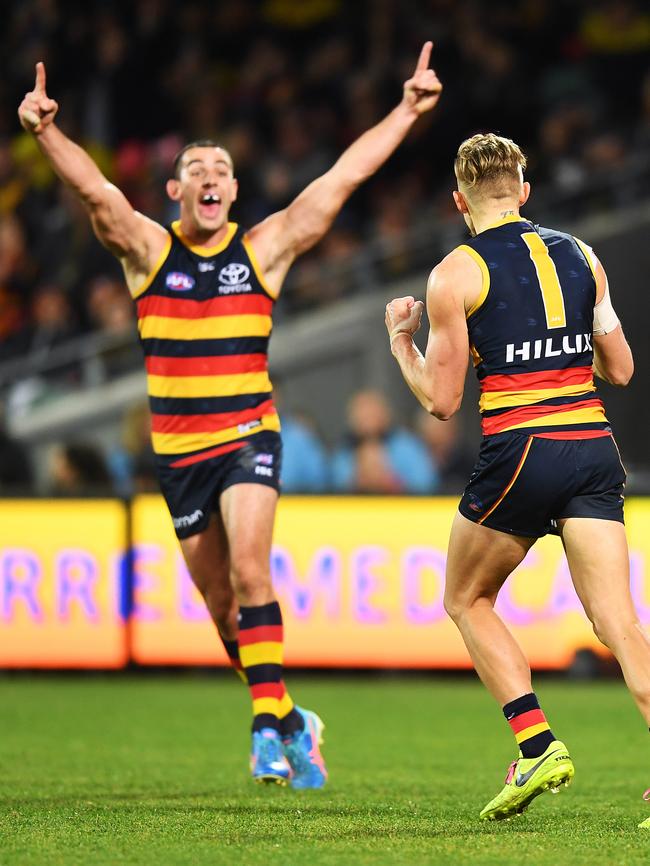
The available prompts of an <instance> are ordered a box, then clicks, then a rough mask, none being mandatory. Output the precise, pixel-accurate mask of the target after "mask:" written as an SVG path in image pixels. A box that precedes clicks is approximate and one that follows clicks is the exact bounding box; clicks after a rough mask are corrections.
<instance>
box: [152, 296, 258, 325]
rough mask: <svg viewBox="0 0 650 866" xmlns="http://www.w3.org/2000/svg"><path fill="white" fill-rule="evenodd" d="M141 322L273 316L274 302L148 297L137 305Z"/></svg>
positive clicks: (248, 298) (247, 298)
mask: <svg viewBox="0 0 650 866" xmlns="http://www.w3.org/2000/svg"><path fill="white" fill-rule="evenodd" d="M136 306H137V308H138V318H139V319H144V318H145V317H146V316H162V317H167V318H170V319H190V320H191V319H205V318H209V317H210V316H246V315H260V316H270V315H271V313H272V311H273V301H272V300H271V298H268V297H266V296H265V295H224V296H223V297H219V296H218V297H215V298H207V299H206V300H204V301H195V300H189V299H187V298H170V297H166V296H164V295H148V296H147V297H146V298H142V299H141V300H139V301H138V302H137V305H136Z"/></svg>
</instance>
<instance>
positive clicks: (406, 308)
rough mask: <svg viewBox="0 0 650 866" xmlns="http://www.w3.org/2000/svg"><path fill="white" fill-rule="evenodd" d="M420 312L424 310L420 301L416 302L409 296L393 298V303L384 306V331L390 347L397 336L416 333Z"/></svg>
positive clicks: (420, 316) (420, 317)
mask: <svg viewBox="0 0 650 866" xmlns="http://www.w3.org/2000/svg"><path fill="white" fill-rule="evenodd" d="M422 310H424V304H423V303H422V301H416V300H415V298H414V297H412V296H411V295H409V296H408V297H406V298H395V300H394V301H391V302H390V303H389V304H386V319H385V321H386V330H387V331H388V336H389V337H390V341H391V345H392V342H393V339H394V338H395V337H396V336H397V335H398V334H400V333H404V334H410V335H411V336H413V334H415V333H416V332H417V331H418V329H419V327H420V321H421V319H422Z"/></svg>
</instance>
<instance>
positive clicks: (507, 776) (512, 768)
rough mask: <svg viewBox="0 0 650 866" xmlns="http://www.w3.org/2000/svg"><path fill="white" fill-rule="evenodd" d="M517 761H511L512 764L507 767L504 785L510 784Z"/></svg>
mask: <svg viewBox="0 0 650 866" xmlns="http://www.w3.org/2000/svg"><path fill="white" fill-rule="evenodd" d="M517 763H518V761H513V762H512V764H510V766H509V767H508V772H507V773H506V785H509V784H510V782H512V779H513V776H514V775H515V770H516V769H517Z"/></svg>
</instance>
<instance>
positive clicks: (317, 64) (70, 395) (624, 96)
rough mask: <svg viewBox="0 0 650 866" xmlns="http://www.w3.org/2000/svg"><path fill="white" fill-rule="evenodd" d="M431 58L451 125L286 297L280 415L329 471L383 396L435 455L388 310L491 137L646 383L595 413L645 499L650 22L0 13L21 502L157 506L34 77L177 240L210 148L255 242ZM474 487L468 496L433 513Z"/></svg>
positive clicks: (275, 346)
mask: <svg viewBox="0 0 650 866" xmlns="http://www.w3.org/2000/svg"><path fill="white" fill-rule="evenodd" d="M429 38H431V39H432V40H433V41H434V43H435V47H434V51H433V65H434V66H435V69H436V71H437V72H438V75H439V77H440V78H441V80H442V82H443V84H444V93H443V96H442V99H441V101H440V104H439V106H438V108H437V109H436V111H435V112H433V114H431V115H428V116H427V117H425V118H423V119H422V120H421V121H420V122H419V123H418V125H417V126H416V128H415V129H414V130H413V131H412V133H411V134H410V135H409V137H408V138H407V140H406V141H405V142H404V144H403V145H402V146H401V147H400V148H399V149H398V151H397V152H396V154H395V155H394V156H393V157H392V159H391V160H390V161H389V163H388V164H387V165H386V166H385V167H384V168H383V169H382V170H381V171H380V172H379V173H378V174H377V175H376V176H375V177H374V178H372V179H371V180H370V181H369V182H368V183H367V184H365V185H364V186H363V188H362V189H361V190H359V192H358V193H357V194H355V196H354V197H353V198H352V200H351V201H350V202H349V204H348V205H347V206H346V207H345V209H344V211H343V213H342V214H341V216H340V218H339V219H338V220H337V222H336V224H335V226H334V227H333V229H332V230H331V232H330V233H329V234H328V236H327V237H326V238H325V239H324V240H323V242H322V243H321V244H319V246H318V247H317V248H316V249H315V250H314V251H313V252H311V253H309V254H308V255H307V256H305V257H304V258H303V259H301V260H299V261H298V262H297V263H296V264H295V266H294V267H293V269H292V271H291V274H290V277H289V279H288V281H287V284H286V288H285V289H284V291H283V295H282V298H281V301H280V303H279V305H278V309H277V315H276V319H275V322H276V327H275V331H274V338H273V341H272V349H271V364H272V372H274V374H275V379H276V380H277V382H278V383H279V385H280V389H279V399H280V407H281V411H282V413H283V414H284V415H286V416H287V417H291V418H295V419H297V420H298V421H299V422H300V423H301V424H302V425H303V427H305V428H306V429H307V430H308V431H309V433H310V434H311V436H312V438H313V439H314V440H315V441H316V445H318V446H319V447H320V448H321V453H322V454H323V455H324V457H323V459H324V461H325V462H326V463H327V462H328V461H330V460H331V459H332V454H334V455H336V453H337V450H339V449H341V448H346V447H350V442H351V441H353V437H350V435H349V433H350V430H349V429H348V428H349V425H350V420H349V419H348V417H347V415H346V413H347V411H348V410H347V406H348V403H349V401H350V399H351V398H353V397H354V396H355V395H357V394H358V393H359V392H360V391H362V390H364V389H367V388H369V387H370V388H372V389H374V390H378V391H380V392H381V394H383V397H384V399H386V400H387V401H388V403H389V404H390V408H391V409H392V412H393V422H392V423H393V425H395V426H399V427H401V428H405V429H406V430H407V431H409V432H410V433H411V435H412V436H413V437H415V438H417V437H419V436H420V435H421V431H420V426H419V425H420V419H421V416H419V415H418V411H419V410H418V409H417V407H416V404H415V401H414V400H413V398H412V396H411V394H410V392H409V391H408V389H407V388H406V386H405V385H404V384H403V382H402V381H401V378H400V376H399V374H398V371H397V368H396V365H395V364H394V362H393V360H392V359H391V357H390V353H389V351H388V348H387V344H386V339H385V333H384V326H383V310H384V304H385V302H386V300H387V299H389V298H391V297H394V296H397V295H401V294H407V293H413V294H415V295H417V296H420V297H422V296H423V293H424V286H425V282H426V276H427V274H428V271H429V270H430V268H431V267H432V266H433V265H434V264H435V263H436V262H437V261H438V260H439V259H440V257H441V256H442V255H444V254H445V253H446V252H447V251H448V250H450V249H451V248H453V246H455V245H456V244H457V243H459V242H462V240H463V238H464V237H465V234H464V226H463V224H462V221H461V220H460V219H459V217H458V215H457V213H456V212H455V210H454V208H453V205H452V199H451V190H452V189H453V185H454V180H453V174H452V170H451V166H452V161H453V157H454V154H455V151H456V148H457V146H458V144H459V142H460V141H461V140H462V139H463V138H464V137H466V136H468V135H470V134H472V133H474V132H476V131H480V130H494V131H497V132H499V133H501V134H503V135H507V136H510V137H512V138H514V139H515V140H516V141H517V142H518V143H520V144H521V146H522V147H523V149H524V150H525V152H526V153H527V155H528V160H529V169H528V172H527V177H528V179H529V180H530V181H531V182H532V185H533V195H532V198H531V201H530V203H529V205H528V206H527V207H526V210H525V214H526V215H527V216H528V217H530V218H532V219H534V220H535V221H537V222H540V223H542V224H544V223H546V224H550V225H552V226H553V227H556V228H560V229H565V230H569V231H573V232H575V233H576V234H578V235H580V236H581V237H582V238H583V239H584V240H585V241H587V242H588V243H590V244H593V245H594V247H595V249H596V251H597V253H598V254H599V255H600V257H601V259H602V261H603V263H604V264H605V266H606V268H607V271H608V273H609V277H610V284H611V287H612V295H613V299H614V304H615V306H616V309H617V311H618V313H619V315H620V317H621V319H622V322H623V325H624V328H625V331H626V333H627V335H628V338H629V340H630V343H631V344H632V347H633V350H634V353H635V357H636V374H635V377H634V379H633V381H632V383H631V385H630V386H629V387H628V388H627V389H625V390H621V391H617V390H616V389H613V388H610V387H603V388H602V392H603V395H604V398H605V401H606V407H607V412H608V416H609V418H610V419H611V421H612V423H613V425H614V429H615V432H616V435H617V439H618V442H619V445H620V449H621V452H622V456H623V460H624V462H625V463H626V465H627V468H628V470H629V484H628V491H629V492H630V493H637V494H644V493H647V492H648V491H649V490H650V456H649V453H650V452H649V450H648V445H647V443H648V430H649V429H650V417H649V415H648V405H649V401H648V397H647V392H648V370H649V369H650V357H649V341H648V337H647V327H648V321H649V320H650V300H649V292H648V274H649V273H650V243H649V242H648V240H649V238H650V63H649V57H650V11H649V10H648V7H647V4H645V3H642V2H633V0H602V2H594V0H557V2H553V3H549V2H544V0H490V2H487V0H486V2H476V0H420V2H410V0H401V2H397V0H381V2H371V0H365V2H364V0H360V2H343V0H302V2H291V0H264V2H263V0H259V2H254V0H232V2H231V0H222V2H207V0H185V2H174V0H136V2H110V0H103V2H99V0H95V2H93V0H85V2H74V0H66V2H55V0H20V2H18V0H16V2H5V3H3V4H2V28H1V32H0V396H1V400H2V406H3V410H2V416H3V427H4V430H2V432H0V493H1V494H2V495H3V496H4V497H12V496H16V495H25V494H27V495H37V496H42V495H46V496H47V495H50V496H51V495H67V496H70V495H78V494H86V493H88V494H98V493H101V494H109V495H112V494H117V495H120V496H129V495H130V494H132V493H133V492H139V491H143V490H144V491H146V490H155V480H154V479H153V477H152V473H151V460H150V452H149V451H148V450H147V446H146V444H145V439H146V437H144V438H143V430H145V428H146V410H144V408H143V406H142V401H143V397H144V376H143V372H142V359H141V353H140V350H139V348H138V347H137V345H136V341H135V322H134V315H133V309H132V304H131V301H130V299H129V297H128V293H127V290H126V287H125V286H124V283H123V280H122V277H121V274H120V271H119V268H118V266H117V264H116V263H115V262H114V261H113V259H112V258H111V256H110V255H109V254H108V253H107V252H105V251H104V250H103V249H102V248H101V247H100V246H99V244H98V243H97V242H96V241H95V240H94V238H93V236H92V233H91V231H90V226H89V224H88V221H87V218H86V215H85V213H84V212H83V210H82V208H81V207H80V206H79V205H78V204H77V203H76V202H75V201H74V199H73V198H72V196H71V195H70V193H69V192H68V191H67V190H65V189H64V188H63V187H62V186H61V185H60V184H59V183H58V182H56V180H55V179H54V177H53V175H52V173H51V171H50V170H49V168H48V167H47V165H46V164H45V163H44V162H43V160H42V159H41V158H40V157H39V155H38V152H37V149H36V146H35V143H34V142H33V140H32V138H31V137H30V136H28V135H26V134H24V133H23V132H22V131H21V129H20V126H19V123H18V120H17V116H16V109H17V106H18V105H19V103H20V100H21V99H22V96H23V95H24V93H25V91H26V90H28V89H31V87H32V86H33V77H34V64H35V62H36V61H37V60H39V59H42V60H44V61H45V63H46V66H47V74H48V82H47V86H48V92H49V94H50V95H51V96H53V97H54V98H56V99H57V100H58V102H59V104H60V114H59V122H60V123H61V125H62V127H63V128H64V129H65V131H66V132H68V133H69V134H70V135H71V136H72V137H73V138H74V139H75V140H77V141H79V142H80V143H81V144H82V145H83V146H84V147H86V148H87V149H88V150H89V152H90V153H91V154H92V155H93V156H94V158H95V159H96V160H97V162H98V163H99V165H100V166H101V168H102V169H103V170H104V172H105V173H106V174H107V176H108V177H109V178H110V179H111V180H113V181H114V182H115V183H116V184H117V185H118V186H120V187H121V188H122V189H123V190H124V191H125V193H126V194H127V196H128V197H129V199H130V200H131V202H132V203H133V204H134V205H135V206H136V207H137V208H138V209H140V210H141V211H143V212H145V213H147V214H148V215H150V216H152V217H154V218H155V219H158V220H160V221H162V222H165V223H167V222H169V221H170V220H171V219H172V218H174V216H175V213H174V210H173V208H172V206H171V204H170V202H169V201H167V200H166V198H165V195H164V182H165V180H166V178H167V177H168V175H169V172H170V166H171V161H172V157H173V155H174V153H175V152H176V151H177V150H178V149H179V147H180V146H181V145H182V144H183V143H184V142H186V141H188V140H191V139H195V138H202V137H214V138H216V139H217V140H219V141H221V142H223V143H224V144H225V145H226V146H227V147H228V148H229V150H230V152H231V153H232V155H233V158H234V162H235V166H236V174H237V176H238V178H239V181H240V189H241V192H240V197H239V200H238V202H237V203H236V206H235V208H234V209H233V216H234V219H236V220H237V221H238V222H240V223H243V224H245V225H250V224H253V223H255V222H257V221H258V220H260V219H262V218H263V217H264V216H265V215H267V214H268V213H270V212H273V211H274V210H277V209H278V208H281V207H283V206H285V205H286V204H287V203H288V202H289V201H290V200H291V198H292V197H293V196H294V195H295V194H296V193H297V192H298V191H300V190H301V189H302V188H303V187H304V186H305V185H306V184H307V183H308V182H309V181H310V180H311V179H312V178H313V177H315V176H316V175H318V174H319V173H320V172H322V171H324V170H325V169H327V167H329V166H330V165H331V163H332V162H333V161H334V159H335V158H336V156H337V155H338V154H339V153H340V152H341V151H342V150H343V149H344V148H345V147H346V146H347V145H348V144H349V143H350V142H351V141H353V140H354V138H355V137H356V136H358V135H359V134H360V133H361V132H363V131H364V130H365V129H366V128H368V127H369V126H371V125H372V124H373V123H375V122H376V121H378V120H379V119H380V118H381V117H382V116H383V115H384V114H385V113H386V112H387V111H389V110H390V109H391V107H393V106H394V105H395V104H396V103H397V101H398V100H399V98H400V93H401V86H402V82H403V81H404V80H405V79H406V78H407V77H409V75H410V74H411V72H412V69H413V66H414V63H415V60H416V58H417V56H418V53H419V50H420V47H421V45H422V43H423V42H424V40H425V39H429ZM475 402H476V388H475V385H474V383H473V381H472V374H471V372H470V374H469V379H468V385H467V392H466V398H465V402H464V405H463V409H462V411H461V413H460V415H459V421H458V424H457V426H456V427H455V428H453V429H454V435H455V437H456V440H457V443H458V444H459V446H460V447H459V451H462V452H463V454H462V455H461V456H463V457H464V459H465V462H467V455H468V454H471V453H472V451H474V450H475V449H476V445H477V441H478V421H477V412H476V407H475ZM352 432H354V431H352ZM328 465H329V464H328ZM324 478H325V480H324V481H322V483H321V486H320V488H314V490H310V491H308V492H314V491H315V490H319V491H320V492H330V491H331V490H332V489H336V490H337V491H339V492H359V491H355V490H354V489H345V488H343V489H341V487H340V486H337V483H336V481H335V478H334V472H333V471H332V472H331V473H329V474H328V471H327V470H326V471H325V475H324ZM461 485H462V482H461V481H460V480H459V477H458V476H453V477H452V478H450V479H448V480H447V482H446V483H440V482H436V483H435V484H434V483H433V482H432V484H431V486H430V488H428V489H426V490H424V491H423V492H427V493H432V494H436V493H439V492H445V493H451V494H457V493H458V492H459V491H460V488H461ZM294 492H301V486H300V483H298V484H297V486H296V487H294ZM361 492H369V491H367V490H364V491H361ZM370 492H373V491H370ZM391 492H396V491H394V490H393V491H391ZM2 540H3V542H5V543H7V544H8V543H10V539H2Z"/></svg>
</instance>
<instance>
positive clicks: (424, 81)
mask: <svg viewBox="0 0 650 866" xmlns="http://www.w3.org/2000/svg"><path fill="white" fill-rule="evenodd" d="M432 48H433V42H425V43H424V45H423V46H422V51H421V52H420V57H419V60H418V63H417V66H416V67H415V72H414V73H413V77H412V78H409V80H408V81H406V82H405V83H404V96H403V98H402V102H403V103H404V104H405V105H406V106H407V107H408V108H410V109H411V110H412V111H414V112H415V113H416V114H418V115H420V114H424V112H425V111H431V109H432V108H434V107H435V105H436V103H437V102H438V100H439V99H440V94H441V93H442V84H441V83H440V81H439V80H438V76H437V75H436V73H435V72H434V71H433V69H429V60H430V59H431V49H432Z"/></svg>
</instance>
